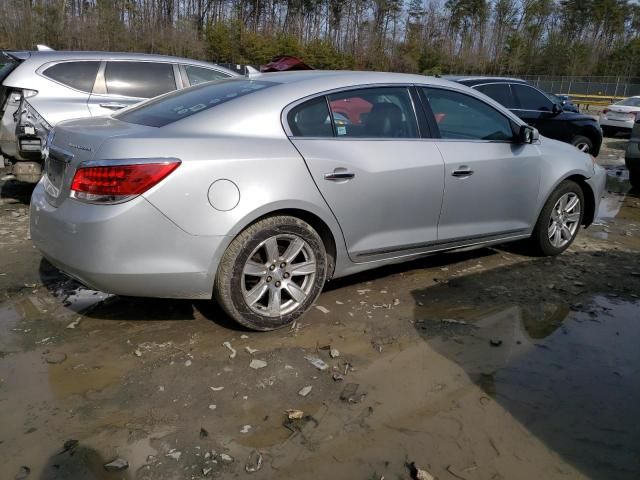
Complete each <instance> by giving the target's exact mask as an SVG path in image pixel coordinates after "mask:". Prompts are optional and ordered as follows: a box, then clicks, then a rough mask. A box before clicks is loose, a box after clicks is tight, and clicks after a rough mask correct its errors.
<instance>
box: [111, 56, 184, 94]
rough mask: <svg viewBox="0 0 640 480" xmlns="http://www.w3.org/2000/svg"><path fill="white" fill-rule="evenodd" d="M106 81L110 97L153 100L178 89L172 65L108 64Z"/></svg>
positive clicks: (143, 63) (150, 63)
mask: <svg viewBox="0 0 640 480" xmlns="http://www.w3.org/2000/svg"><path fill="white" fill-rule="evenodd" d="M104 79H105V82H106V85H107V93H108V94H109V95H123V96H125V97H135V98H152V97H157V96H158V95H162V94H163V93H167V92H171V91H172V90H175V89H176V79H175V75H174V73H173V65H172V64H170V63H154V62H107V67H106V69H105V72H104Z"/></svg>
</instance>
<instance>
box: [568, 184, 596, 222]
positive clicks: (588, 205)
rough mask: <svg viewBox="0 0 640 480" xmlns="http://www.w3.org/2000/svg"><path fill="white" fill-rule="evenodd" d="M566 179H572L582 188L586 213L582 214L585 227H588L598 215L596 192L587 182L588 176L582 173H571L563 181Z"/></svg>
mask: <svg viewBox="0 0 640 480" xmlns="http://www.w3.org/2000/svg"><path fill="white" fill-rule="evenodd" d="M565 180H572V181H574V182H576V183H577V184H578V185H579V186H580V188H581V189H582V195H583V197H584V215H583V216H582V225H583V226H584V227H588V226H589V225H591V224H592V223H593V220H594V219H595V215H596V199H595V193H594V192H593V189H592V188H591V186H590V185H589V184H588V183H587V178H586V177H584V176H582V175H578V174H574V175H570V176H568V177H567V178H565V179H563V180H562V181H563V182H564V181H565Z"/></svg>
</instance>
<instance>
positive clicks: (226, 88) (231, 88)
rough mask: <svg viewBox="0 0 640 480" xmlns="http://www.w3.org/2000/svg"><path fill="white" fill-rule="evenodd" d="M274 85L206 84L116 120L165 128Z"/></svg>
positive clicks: (243, 82)
mask: <svg viewBox="0 0 640 480" xmlns="http://www.w3.org/2000/svg"><path fill="white" fill-rule="evenodd" d="M273 85H277V83H273V82H264V81H259V80H244V79H242V80H231V79H230V80H221V81H219V82H216V83H204V84H202V85H198V86H195V87H192V88H188V89H185V90H178V91H176V92H174V93H171V94H169V95H166V96H164V97H161V98H155V99H153V100H149V101H147V102H144V103H143V104H141V105H139V106H137V107H133V108H130V109H127V110H125V111H123V112H120V113H116V114H115V115H114V117H115V118H117V119H119V120H122V121H123V122H128V123H136V124H138V125H147V126H149V127H163V126H165V125H168V124H170V123H173V122H176V121H178V120H182V119H183V118H187V117H190V116H191V115H195V114H196V113H198V112H202V111H204V110H208V109H210V108H213V107H215V106H216V105H222V104H223V103H226V102H229V101H232V100H234V99H236V98H240V97H243V96H245V95H249V94H251V93H253V92H257V91H259V90H263V89H265V88H268V87H271V86H273Z"/></svg>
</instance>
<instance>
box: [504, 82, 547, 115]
mask: <svg viewBox="0 0 640 480" xmlns="http://www.w3.org/2000/svg"><path fill="white" fill-rule="evenodd" d="M511 88H512V89H513V92H514V95H515V96H516V98H517V99H518V103H519V105H520V108H521V109H523V110H542V111H545V112H550V111H552V110H553V102H552V101H551V100H549V98H548V97H547V96H546V95H544V94H543V93H542V92H539V91H538V90H536V89H535V88H532V87H529V86H528V85H517V84H513V85H511Z"/></svg>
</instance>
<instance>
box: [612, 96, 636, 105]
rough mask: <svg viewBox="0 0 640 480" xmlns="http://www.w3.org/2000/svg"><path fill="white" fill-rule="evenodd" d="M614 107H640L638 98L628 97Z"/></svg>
mask: <svg viewBox="0 0 640 480" xmlns="http://www.w3.org/2000/svg"><path fill="white" fill-rule="evenodd" d="M616 105H623V106H625V107H640V97H630V98H625V99H624V100H621V101H619V102H618V103H616Z"/></svg>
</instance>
